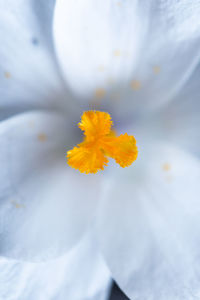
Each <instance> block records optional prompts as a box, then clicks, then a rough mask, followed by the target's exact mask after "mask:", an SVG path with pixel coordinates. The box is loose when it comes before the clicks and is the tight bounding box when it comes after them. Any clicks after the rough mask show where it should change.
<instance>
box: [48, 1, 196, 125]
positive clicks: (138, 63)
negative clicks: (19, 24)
mask: <svg viewBox="0 0 200 300" xmlns="http://www.w3.org/2000/svg"><path fill="white" fill-rule="evenodd" d="M199 14H200V1H199V0H195V1H193V2H192V3H190V2H188V1H187V0H183V1H178V2H177V1H173V0H168V1H162V0H158V1H153V0H152V1H149V0H145V1H132V0H130V1H129V0H128V1H118V0H116V1H113V0H112V1H111V0H110V1H102V0H96V1H93V0H87V1H84V3H83V2H82V1H81V0H78V1H73V0H67V1H66V0H58V1H57V3H56V8H55V16H54V39H55V45H56V51H57V56H58V60H59V62H60V66H61V69H62V70H63V73H64V76H65V78H66V80H67V82H68V84H69V85H70V87H71V89H72V90H73V91H74V92H75V93H76V94H77V95H78V96H79V97H80V99H82V100H84V99H85V98H86V99H87V100H88V99H90V101H91V102H92V103H95V105H99V103H100V104H101V105H105V106H106V107H107V110H108V111H109V108H110V107H111V108H110V109H112V114H113V111H114V112H115V111H116V114H118V115H119V116H121V117H122V115H123V116H124V117H126V119H127V115H129V116H132V117H133V112H137V113H139V112H141V113H144V112H145V111H147V112H148V111H149V110H152V109H154V108H155V107H158V106H160V105H161V104H163V103H165V102H166V101H167V100H168V99H169V98H171V97H172V96H173V95H174V94H175V93H176V92H177V90H179V89H180V88H181V87H182V85H183V84H184V82H185V81H186V79H187V78H188V77H189V75H190V74H191V72H192V70H193V69H194V67H195V65H196V64H197V62H198V60H199V46H200V26H199V25H200V21H199ZM111 82H112V83H111ZM113 100H114V101H113ZM120 100H121V101H120Z"/></svg>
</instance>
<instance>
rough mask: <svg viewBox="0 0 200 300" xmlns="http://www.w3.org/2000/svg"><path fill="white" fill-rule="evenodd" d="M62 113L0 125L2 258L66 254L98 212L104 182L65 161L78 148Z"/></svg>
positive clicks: (36, 115)
mask: <svg viewBox="0 0 200 300" xmlns="http://www.w3.org/2000/svg"><path fill="white" fill-rule="evenodd" d="M70 129H71V128H70V125H69V124H68V122H66V120H65V119H64V118H62V117H61V116H60V115H59V117H58V116H57V115H53V114H45V113H36V112H35V113H28V114H24V115H19V116H18V117H15V118H12V119H10V120H8V121H5V122H3V123H2V125H1V126H0V153H1V155H0V158H1V184H0V195H1V198H0V199H1V201H0V220H1V223H0V237H1V247H0V254H1V255H2V256H9V257H14V258H20V259H28V260H39V259H42V260H46V259H48V258H50V257H55V256H57V255H59V254H61V253H64V252H65V251H66V249H68V248H69V247H71V246H72V245H73V244H74V243H75V242H77V240H79V238H80V236H81V235H82V234H83V233H84V232H85V230H86V228H87V226H88V225H89V224H90V221H91V219H92V217H93V216H94V213H95V208H96V206H97V202H98V195H99V188H100V179H99V177H98V176H84V175H81V174H80V173H79V172H77V171H74V170H72V169H71V168H70V167H69V166H68V165H67V163H66V158H65V156H66V150H69V149H70V148H71V147H72V144H74V142H75V141H74V140H73V137H71V136H70V134H69V132H71V133H73V131H70Z"/></svg>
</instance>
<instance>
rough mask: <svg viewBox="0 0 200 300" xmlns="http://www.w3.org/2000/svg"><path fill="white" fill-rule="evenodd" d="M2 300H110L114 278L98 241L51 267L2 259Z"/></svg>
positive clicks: (88, 238) (88, 241)
mask: <svg viewBox="0 0 200 300" xmlns="http://www.w3.org/2000/svg"><path fill="white" fill-rule="evenodd" d="M0 268H1V272H0V298H1V299H6V300H27V299H28V300H36V299H37V300H44V299H45V300H54V299H55V300H67V299H69V300H107V299H108V294H109V287H110V276H109V272H108V270H107V268H106V266H105V265H104V263H103V260H102V258H101V256H100V254H99V252H98V249H97V245H96V242H95V237H94V235H92V234H87V235H86V236H85V237H84V238H83V239H82V240H81V241H80V242H79V243H78V244H77V246H76V247H74V248H73V249H72V250H71V251H69V252H68V253H67V254H65V255H64V256H62V257H61V258H59V259H56V260H53V261H51V262H48V263H39V264H34V263H22V262H14V261H12V260H7V259H4V258H2V259H0Z"/></svg>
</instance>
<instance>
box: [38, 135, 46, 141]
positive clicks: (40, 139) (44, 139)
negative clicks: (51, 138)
mask: <svg viewBox="0 0 200 300" xmlns="http://www.w3.org/2000/svg"><path fill="white" fill-rule="evenodd" d="M37 138H38V140H39V141H40V142H45V141H46V140H47V136H46V134H45V133H40V134H38V136H37Z"/></svg>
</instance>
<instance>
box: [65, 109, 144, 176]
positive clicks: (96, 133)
mask: <svg viewBox="0 0 200 300" xmlns="http://www.w3.org/2000/svg"><path fill="white" fill-rule="evenodd" d="M112 125H113V122H112V120H111V117H110V115H109V114H108V113H106V112H101V111H95V110H93V111H92V110H91V111H86V112H84V113H83V115H82V118H81V122H80V123H78V127H79V128H80V129H81V130H82V131H83V132H84V140H83V142H82V143H80V144H78V145H77V146H76V147H74V148H73V149H72V150H69V151H68V152H67V160H68V164H69V166H70V167H72V168H75V169H78V170H79V171H80V172H81V173H86V174H88V173H96V172H98V171H99V170H103V169H104V166H106V165H107V163H108V157H111V158H114V159H115V161H116V162H117V163H118V164H119V165H120V166H121V167H123V168H124V167H128V166H130V165H131V164H132V163H133V162H134V161H135V160H136V158H137V155H138V149H137V146H136V140H135V138H134V136H132V135H128V134H127V133H125V134H121V135H119V136H117V135H116V133H115V131H114V130H113V128H112Z"/></svg>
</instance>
